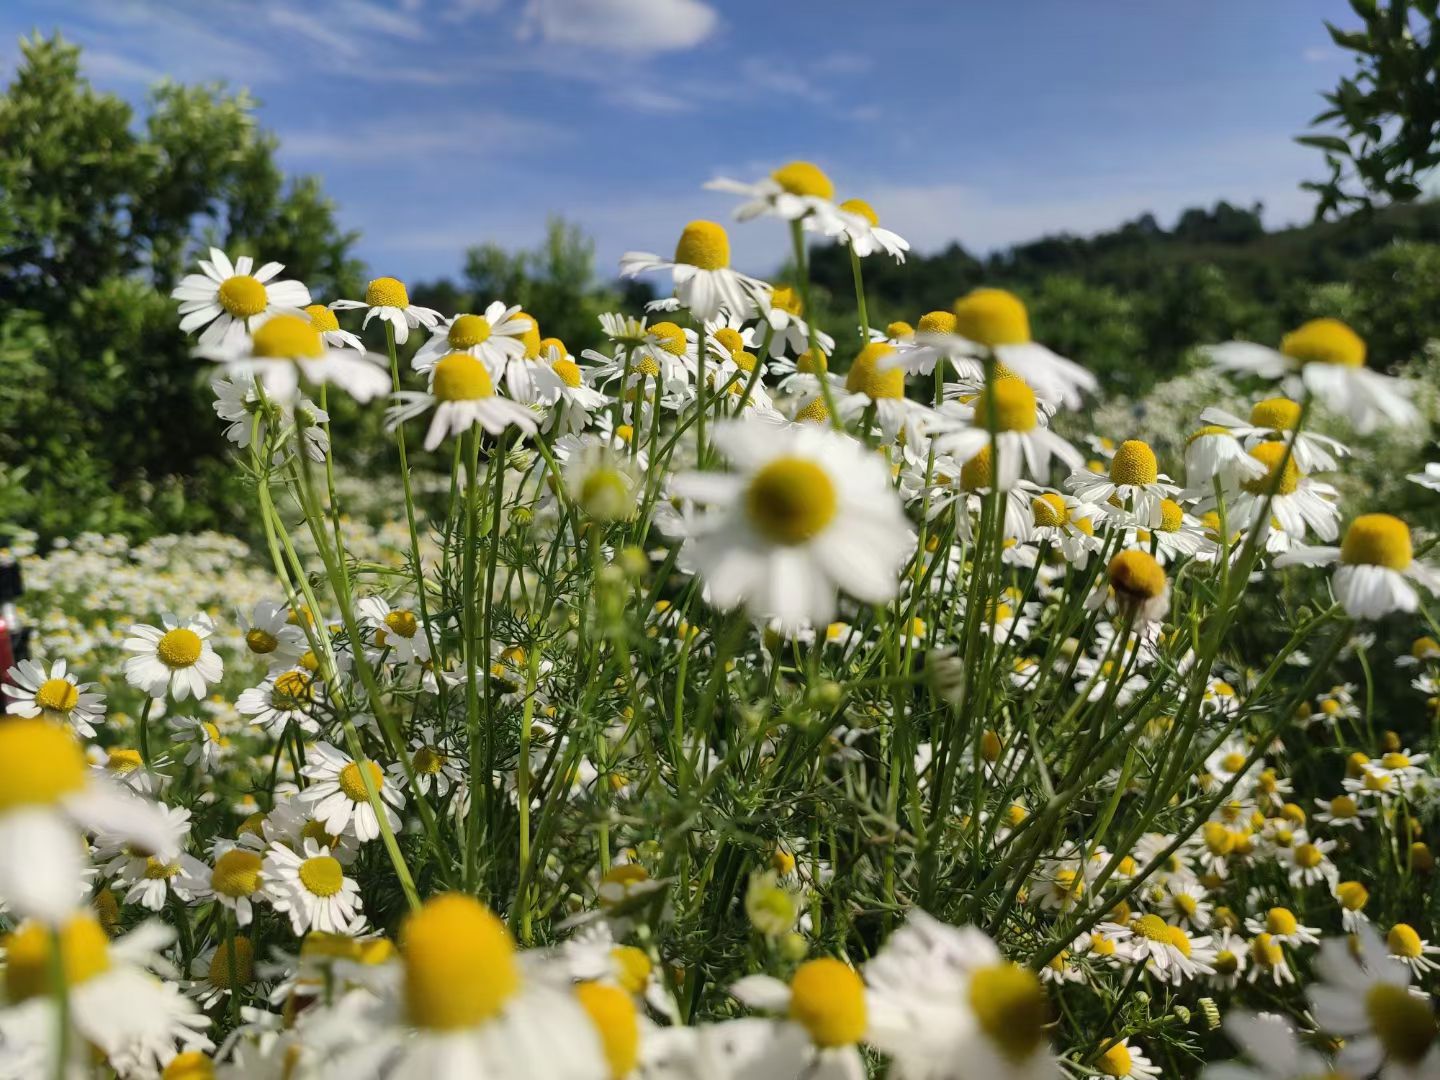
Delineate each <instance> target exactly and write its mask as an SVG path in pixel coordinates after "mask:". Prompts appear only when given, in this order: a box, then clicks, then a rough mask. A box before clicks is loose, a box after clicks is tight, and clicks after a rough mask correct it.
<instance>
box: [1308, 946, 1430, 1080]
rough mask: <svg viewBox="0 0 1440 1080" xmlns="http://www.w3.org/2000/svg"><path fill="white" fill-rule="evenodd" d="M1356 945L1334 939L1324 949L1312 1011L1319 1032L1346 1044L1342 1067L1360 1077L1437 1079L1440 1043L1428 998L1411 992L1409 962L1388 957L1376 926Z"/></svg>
mask: <svg viewBox="0 0 1440 1080" xmlns="http://www.w3.org/2000/svg"><path fill="white" fill-rule="evenodd" d="M1355 945H1356V946H1358V947H1352V945H1351V944H1350V942H1348V941H1345V940H1342V939H1335V940H1332V941H1328V942H1326V943H1325V945H1324V946H1323V947H1322V948H1321V950H1320V957H1319V959H1318V960H1317V961H1316V965H1315V967H1316V971H1317V972H1318V973H1319V975H1320V978H1321V980H1322V981H1321V982H1320V983H1319V984H1317V985H1314V986H1312V987H1311V988H1310V1007H1311V1010H1312V1011H1313V1013H1314V1016H1315V1021H1316V1023H1317V1024H1318V1025H1319V1027H1320V1030H1322V1031H1324V1032H1326V1033H1328V1034H1330V1035H1333V1036H1337V1037H1339V1038H1341V1039H1343V1040H1344V1045H1343V1046H1342V1047H1341V1049H1340V1053H1339V1059H1338V1060H1339V1064H1340V1067H1341V1068H1343V1069H1345V1070H1347V1071H1349V1072H1351V1073H1352V1074H1353V1075H1355V1076H1372V1075H1375V1074H1376V1073H1377V1072H1379V1071H1380V1070H1381V1068H1382V1067H1383V1068H1384V1070H1385V1074H1386V1075H1387V1076H1392V1075H1398V1076H1414V1077H1421V1076H1433V1075H1435V1073H1436V1071H1437V1070H1440V1043H1437V1040H1436V1026H1435V1013H1434V1011H1433V1006H1432V1005H1431V1003H1430V997H1429V995H1428V994H1423V993H1416V992H1414V991H1413V990H1412V989H1411V986H1410V982H1411V979H1412V977H1413V974H1414V973H1413V972H1412V971H1411V969H1410V967H1409V965H1408V964H1397V963H1395V962H1394V961H1393V960H1391V959H1390V958H1389V957H1388V956H1387V955H1386V947H1385V944H1384V942H1382V941H1381V940H1380V935H1379V934H1378V933H1377V932H1376V931H1375V929H1374V928H1373V927H1370V926H1368V925H1367V926H1362V927H1360V928H1359V932H1358V933H1357V934H1356V936H1355Z"/></svg>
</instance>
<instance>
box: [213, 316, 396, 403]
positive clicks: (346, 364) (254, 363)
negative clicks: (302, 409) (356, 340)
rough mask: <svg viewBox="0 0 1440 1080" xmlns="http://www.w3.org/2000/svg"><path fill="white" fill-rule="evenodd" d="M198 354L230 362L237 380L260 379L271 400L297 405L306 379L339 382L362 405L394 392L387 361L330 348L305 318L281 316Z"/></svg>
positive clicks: (229, 368)
mask: <svg viewBox="0 0 1440 1080" xmlns="http://www.w3.org/2000/svg"><path fill="white" fill-rule="evenodd" d="M195 355H196V356H200V357H204V358H205V359H207V360H213V361H215V362H216V363H217V364H224V365H225V373H226V374H227V375H230V376H231V377H232V378H233V377H243V376H245V375H251V376H254V377H255V378H258V379H259V380H260V382H261V383H262V384H263V385H264V387H265V393H266V394H267V395H268V396H269V398H270V399H271V400H272V401H275V402H279V403H281V404H282V405H285V404H290V403H292V402H293V401H294V399H295V397H296V395H297V394H298V393H299V387H300V383H301V381H302V380H303V381H304V382H307V383H312V384H314V385H316V386H319V385H323V384H326V383H329V384H333V385H335V386H338V387H339V388H340V389H342V390H344V391H345V392H346V393H347V394H349V395H350V396H351V397H353V398H354V399H355V400H356V401H362V402H364V401H369V400H370V399H371V398H374V397H378V396H379V395H381V394H384V393H386V392H387V391H388V390H389V389H390V374H389V372H387V371H386V370H385V367H384V364H385V361H384V360H382V359H381V358H380V357H378V356H376V355H375V354H373V353H356V352H354V351H353V350H351V349H332V348H330V347H329V346H328V345H326V344H325V341H324V339H323V338H322V337H321V336H320V331H318V330H316V329H315V327H314V325H312V324H311V322H310V320H309V319H308V318H306V317H305V316H303V315H276V316H275V317H274V318H272V319H268V320H267V321H266V322H265V324H264V325H263V326H260V327H257V328H256V329H255V331H254V333H252V334H250V335H248V336H246V335H244V334H241V335H239V336H236V337H234V338H233V339H231V340H227V341H226V342H225V343H224V344H222V345H202V346H200V347H199V348H198V349H196V350H195ZM313 414H314V410H313V409H312V415H313Z"/></svg>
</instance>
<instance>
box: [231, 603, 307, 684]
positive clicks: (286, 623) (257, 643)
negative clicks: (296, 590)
mask: <svg viewBox="0 0 1440 1080" xmlns="http://www.w3.org/2000/svg"><path fill="white" fill-rule="evenodd" d="M238 614H239V623H240V628H241V630H242V631H243V632H244V635H245V648H246V649H247V650H249V652H250V653H251V655H253V656H257V657H259V658H260V659H262V660H264V661H265V662H266V663H267V664H269V665H270V666H271V667H272V668H274V667H283V666H286V665H288V664H291V663H293V662H294V661H296V660H298V659H299V658H300V654H301V653H303V652H304V651H305V648H306V643H305V631H304V630H302V629H301V628H300V626H299V625H298V624H297V623H296V622H295V621H294V620H292V619H291V617H290V609H289V607H287V606H286V605H285V604H277V603H276V602H275V601H273V600H258V601H256V603H255V606H254V607H253V608H252V609H251V610H250V615H249V617H246V615H245V614H244V612H239V613H238Z"/></svg>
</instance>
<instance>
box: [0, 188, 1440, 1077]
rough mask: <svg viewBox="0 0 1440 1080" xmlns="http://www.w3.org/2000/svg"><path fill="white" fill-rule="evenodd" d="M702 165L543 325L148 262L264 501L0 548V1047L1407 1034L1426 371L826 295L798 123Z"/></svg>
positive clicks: (638, 1069) (869, 1059) (806, 1043)
mask: <svg viewBox="0 0 1440 1080" xmlns="http://www.w3.org/2000/svg"><path fill="white" fill-rule="evenodd" d="M710 186H711V187H712V188H714V189H716V190H719V191H722V192H726V193H729V194H732V195H734V196H735V197H736V199H737V205H736V213H735V217H736V219H737V222H736V223H730V224H721V223H717V222H713V221H691V222H689V223H688V224H687V223H683V222H677V223H676V229H675V234H676V244H675V248H674V251H673V253H671V252H665V253H660V254H654V253H647V252H631V253H628V254H627V255H625V257H624V258H623V259H622V261H621V265H620V271H621V273H622V275H624V276H625V277H631V278H636V277H643V278H645V279H647V280H650V281H652V282H655V283H658V284H659V286H660V292H661V294H662V298H661V299H658V300H655V301H654V302H652V303H650V304H649V305H648V307H647V308H646V309H645V310H621V311H615V312H609V313H606V314H604V315H603V316H601V317H600V320H599V324H600V328H601V330H602V331H603V336H604V340H605V342H606V344H605V345H604V347H603V348H600V349H578V350H577V352H576V353H575V354H572V353H571V351H570V350H569V349H568V348H567V346H566V344H565V342H564V341H562V340H560V339H559V338H558V337H555V336H551V335H549V334H547V328H546V327H545V326H542V325H540V324H539V323H538V322H537V320H536V318H535V317H533V316H532V315H530V314H528V313H527V312H525V311H524V310H522V309H521V307H519V306H517V305H515V304H512V303H510V302H509V301H508V300H507V298H505V297H492V298H490V302H489V303H488V304H487V305H486V306H483V307H480V308H478V309H477V310H473V311H469V312H452V311H437V310H432V309H430V308H426V307H422V306H420V305H418V304H412V303H411V302H410V294H409V291H408V289H407V287H406V285H405V284H404V283H403V282H401V281H399V280H397V279H395V278H390V277H380V278H376V279H373V280H371V281H370V282H369V285H368V287H367V288H366V289H365V291H364V293H363V295H359V296H352V297H346V296H339V297H336V296H331V297H327V298H323V299H322V298H319V297H317V296H315V295H312V292H311V290H310V288H309V287H308V286H307V285H306V284H305V283H304V282H301V281H297V280H291V279H289V278H287V277H286V276H285V270H284V267H282V266H280V265H279V264H278V263H273V262H266V261H264V259H265V252H264V251H255V252H246V253H241V252H238V251H235V252H226V251H222V250H220V249H219V248H211V249H210V250H209V252H208V255H206V257H204V258H203V259H201V260H200V261H199V263H198V265H197V266H196V267H195V268H194V269H193V272H192V273H190V274H189V275H188V276H185V277H184V278H182V279H181V280H180V281H179V282H178V283H177V284H176V285H175V287H174V289H173V296H172V299H173V301H174V302H175V311H174V318H175V321H176V323H177V325H178V330H179V331H180V332H183V333H185V334H188V335H191V337H192V339H193V340H192V347H193V360H192V363H193V367H194V371H195V372H203V373H204V375H205V377H206V378H207V380H208V381H209V382H210V385H211V387H212V388H213V391H214V411H215V414H216V416H215V423H216V424H217V425H218V426H219V427H220V428H222V429H223V430H224V432H225V436H226V438H227V439H228V440H229V443H230V444H231V451H232V459H233V469H234V470H235V473H236V476H237V477H238V478H239V479H240V482H241V485H242V489H243V491H244V492H245V495H246V498H247V500H248V502H247V506H246V516H247V519H248V520H249V521H250V523H251V526H252V528H251V533H250V535H251V537H253V541H244V540H241V539H238V538H236V537H233V536H227V535H224V534H220V533H195V534H187V535H166V536H160V537H156V538H153V539H151V540H148V541H144V542H138V543H132V542H130V541H127V540H125V539H123V538H120V537H112V536H101V535H98V534H85V535H80V536H75V537H72V538H70V539H69V540H68V541H66V542H64V543H61V544H58V545H48V546H46V547H45V548H44V549H40V548H39V545H38V543H37V542H36V538H35V537H34V536H22V537H21V538H20V541H19V542H18V543H16V544H14V545H12V548H11V549H10V551H9V552H8V554H9V555H10V556H13V557H17V558H18V559H19V561H20V564H21V568H22V571H23V573H24V576H25V579H26V584H27V589H28V591H27V593H26V594H25V596H24V598H23V600H22V602H21V608H20V614H21V616H22V618H23V620H24V621H25V622H26V623H27V624H29V625H31V626H32V627H33V629H34V640H33V644H32V650H31V653H32V655H31V658H30V659H28V660H25V661H23V662H21V663H19V664H17V665H16V666H15V667H14V668H13V669H12V670H11V671H10V672H9V681H8V682H7V684H6V685H5V688H4V695H5V697H4V711H5V713H6V714H7V715H6V716H5V719H4V720H3V721H0V930H3V931H4V936H3V957H4V958H3V971H0V1078H9V1077H16V1078H20V1077H37V1076H54V1077H57V1078H63V1077H90V1076H119V1077H122V1078H132V1077H136V1078H140V1077H166V1078H172V1080H176V1078H185V1080H200V1078H205V1077H212V1076H219V1077H246V1078H251V1077H254V1078H260V1077H267V1078H268V1077H274V1078H282V1077H283V1078H287V1080H292V1078H305V1077H332V1076H333V1077H345V1078H347V1080H348V1078H355V1077H401V1078H409V1077H417V1078H427V1080H428V1078H450V1077H454V1078H466V1077H480V1078H491V1077H494V1078H507V1080H528V1078H539V1080H546V1078H554V1080H582V1078H583V1080H622V1078H626V1077H643V1078H650V1080H681V1078H685V1080H729V1078H734V1080H747V1078H762V1080H771V1078H773V1080H790V1078H795V1080H799V1078H814V1080H821V1078H851V1077H853V1078H861V1077H867V1076H876V1077H880V1076H885V1077H892V1078H895V1080H1003V1078H1015V1080H1021V1078H1024V1080H1038V1078H1042V1077H1061V1076H1066V1077H1086V1076H1100V1077H1114V1078H1130V1080H1147V1078H1151V1077H1161V1076H1163V1077H1189V1076H1200V1075H1206V1076H1211V1077H1217V1078H1219V1077H1228V1078H1232V1080H1233V1078H1240V1077H1253V1078H1275V1080H1284V1078H1290V1080H1302V1078H1311V1080H1316V1078H1322V1077H1328V1078H1349V1080H1362V1078H1366V1077H1374V1076H1384V1077H1392V1078H1420V1077H1440V1034H1437V1022H1436V1010H1435V999H1434V994H1435V993H1436V992H1437V990H1440V975H1437V972H1440V884H1437V878H1436V874H1435V859H1434V853H1433V848H1434V846H1435V845H1436V844H1437V843H1440V779H1437V772H1436V769H1435V763H1434V759H1433V756H1432V755H1433V754H1434V752H1435V751H1436V749H1437V746H1436V743H1437V734H1440V625H1437V623H1436V621H1435V611H1436V607H1435V603H1436V597H1435V594H1436V593H1440V569H1436V568H1435V566H1434V565H1432V563H1431V561H1430V558H1429V557H1430V553H1431V551H1432V549H1433V547H1434V544H1435V536H1434V534H1433V533H1432V532H1431V531H1429V530H1427V529H1425V528H1422V527H1421V526H1422V525H1423V524H1424V523H1434V522H1436V521H1440V513H1437V508H1436V502H1437V500H1440V463H1427V461H1426V453H1427V448H1428V447H1430V446H1432V445H1433V444H1432V443H1430V441H1429V439H1430V424H1431V423H1432V421H1434V420H1435V419H1436V418H1437V414H1440V405H1437V393H1436V390H1435V387H1434V385H1433V381H1427V380H1433V375H1434V367H1435V362H1434V358H1433V357H1432V358H1431V359H1430V360H1428V361H1426V362H1424V363H1422V364H1420V365H1418V366H1417V367H1416V368H1415V370H1416V371H1417V372H1419V373H1420V376H1421V377H1420V378H1419V379H1412V378H1402V377H1399V376H1396V375H1394V374H1391V373H1390V370H1391V367H1392V361H1393V360H1396V359H1398V358H1392V357H1385V356H1374V355H1371V354H1370V351H1369V350H1368V349H1367V344H1366V341H1365V340H1363V339H1362V338H1361V336H1360V335H1359V334H1357V333H1356V331H1355V330H1353V329H1352V328H1351V327H1350V326H1349V325H1347V324H1346V322H1343V321H1341V320H1340V319H1338V318H1333V317H1329V316H1327V315H1323V314H1322V315H1320V316H1319V317H1316V318H1313V319H1310V320H1309V321H1305V322H1303V323H1301V324H1300V325H1297V326H1295V327H1294V328H1292V329H1291V331H1290V332H1289V333H1287V334H1285V335H1283V336H1282V337H1280V338H1279V339H1277V340H1274V341H1264V342H1250V341H1239V340H1235V341H1216V342H1213V343H1211V344H1210V345H1208V346H1206V347H1205V348H1204V349H1203V350H1201V352H1202V355H1203V357H1204V360H1205V365H1204V366H1203V367H1202V368H1201V369H1200V370H1198V371H1197V372H1195V373H1193V374H1191V375H1188V376H1185V377H1183V378H1180V379H1176V380H1172V381H1171V382H1168V383H1164V384H1161V385H1159V386H1157V387H1156V388H1155V390H1154V392H1153V397H1152V399H1150V400H1149V401H1148V402H1147V401H1144V400H1142V401H1124V402H1120V401H1118V400H1116V399H1115V398H1114V397H1113V396H1112V395H1108V394H1107V387H1105V386H1104V385H1102V383H1101V380H1099V379H1097V378H1096V377H1095V375H1094V374H1092V372H1091V370H1090V369H1089V368H1088V367H1087V366H1086V357H1084V356H1076V357H1073V358H1072V357H1066V356H1061V355H1059V354H1058V353H1057V352H1056V351H1054V350H1052V349H1051V348H1048V347H1047V346H1046V345H1045V344H1044V342H1045V340H1046V327H1045V326H1044V325H1043V324H1041V323H1040V322H1039V321H1038V320H1037V321H1036V323H1035V325H1033V326H1032V322H1031V318H1030V313H1029V312H1028V311H1027V308H1026V306H1025V305H1024V303H1023V302H1022V301H1021V300H1020V298H1019V297H1018V296H1016V295H1015V294H1013V293H1011V292H1009V291H1006V290H1005V289H1002V288H997V287H988V286H986V287H980V288H976V289H973V290H971V291H968V292H966V293H964V295H960V296H958V297H956V298H955V299H954V302H953V304H952V305H951V306H949V307H948V308H945V309H943V310H934V311H929V312H918V311H917V312H915V313H914V318H913V322H894V323H890V324H888V325H884V326H872V325H870V320H869V318H868V316H867V314H866V312H867V292H866V287H865V280H866V271H867V268H870V267H874V266H876V265H877V263H881V262H884V261H896V260H899V261H903V260H904V259H905V257H906V253H907V251H908V250H909V243H908V242H907V241H906V239H904V238H902V237H900V236H899V235H897V234H896V233H895V232H892V231H890V230H888V229H886V228H884V227H883V226H882V224H881V222H880V221H879V219H878V218H877V215H876V214H875V212H874V211H873V210H872V208H871V207H870V206H869V205H868V204H866V203H865V202H863V201H861V200H858V199H850V200H844V201H842V200H840V199H838V198H837V196H836V187H835V183H834V182H833V181H832V179H831V177H829V176H827V175H826V174H825V173H824V172H822V171H821V170H820V169H819V168H817V167H816V166H815V165H813V164H810V163H808V162H803V161H796V162H791V163H790V164H788V165H785V166H784V167H782V168H780V169H778V170H776V171H775V172H774V173H773V174H772V175H770V176H766V177H761V178H759V179H756V180H753V181H752V180H744V181H739V180H716V181H712V183H711V185H710ZM732 228H734V229H755V230H763V229H768V230H775V231H776V232H777V234H779V235H782V236H784V237H785V238H786V239H787V241H788V242H789V244H790V246H791V252H792V263H791V264H790V267H789V270H788V272H789V273H791V274H793V277H792V278H791V279H790V280H786V281H776V282H767V281H763V280H760V279H758V278H755V277H753V276H749V275H746V274H742V273H739V272H738V271H737V270H735V269H734V268H733V267H732V265H731V256H730V242H731V236H730V230H731V229H732ZM811 241H827V242H831V243H834V244H838V245H840V247H841V248H843V249H844V250H845V251H846V252H847V254H848V258H849V261H850V265H851V268H852V270H853V280H854V291H855V308H856V310H857V311H858V316H859V317H858V320H857V322H856V323H854V324H834V325H820V324H819V318H818V317H815V318H813V319H812V316H813V315H814V314H815V312H816V310H817V305H815V304H813V303H812V296H811V291H812V282H811V279H810V274H809V269H808V265H807V260H808V259H809V258H810V257H811V255H810V246H811ZM342 403H343V407H344V408H346V409H355V408H358V409H360V410H361V411H362V412H363V413H365V414H374V415H375V416H376V417H377V418H378V417H379V416H380V415H382V414H383V418H384V428H385V431H386V432H387V434H386V438H387V439H388V440H389V441H390V442H391V444H392V448H393V452H394V456H395V460H396V461H398V463H399V469H398V471H397V472H395V473H394V474H393V475H390V476H386V477H383V478H374V477H357V476H354V475H351V474H350V473H349V472H348V471H347V470H346V469H345V468H343V467H340V466H339V465H337V458H338V457H339V454H338V450H339V447H337V446H336V445H335V441H334V440H332V434H333V435H334V437H335V440H339V439H340V438H341V437H342V435H343V433H342V429H341V425H339V424H338V423H337V424H336V426H335V430H334V431H333V432H332V420H331V412H332V410H333V411H335V412H336V413H337V415H338V414H339V409H340V408H341V407H342ZM417 461H418V462H421V463H422V464H423V467H419V468H417V467H413V465H414V463H415V462H417ZM436 462H438V463H439V464H440V466H441V467H440V468H438V469H436V468H434V467H433V463H436ZM1397 501H1398V503H1400V504H1403V505H1404V506H1405V507H1412V508H1414V507H1418V508H1419V511H1418V513H1417V514H1415V515H1406V516H1401V515H1398V514H1396V513H1394V510H1395V508H1396V506H1397ZM1407 518H1408V520H1407ZM1412 526H1413V527H1412Z"/></svg>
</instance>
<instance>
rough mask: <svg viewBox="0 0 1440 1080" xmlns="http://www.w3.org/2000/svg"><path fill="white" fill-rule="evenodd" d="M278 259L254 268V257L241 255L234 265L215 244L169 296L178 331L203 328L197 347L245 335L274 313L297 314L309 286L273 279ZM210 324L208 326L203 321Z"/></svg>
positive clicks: (279, 267)
mask: <svg viewBox="0 0 1440 1080" xmlns="http://www.w3.org/2000/svg"><path fill="white" fill-rule="evenodd" d="M284 269H285V267H284V265H283V264H281V263H275V262H271V263H266V264H265V265H264V266H262V267H260V269H258V270H256V269H255V260H254V259H252V258H251V257H250V256H249V255H241V256H240V257H239V258H238V259H236V260H235V261H234V262H233V263H232V262H231V261H230V257H229V256H228V255H226V254H225V252H223V251H221V250H220V249H219V248H214V247H212V248H211V249H210V258H209V259H208V260H206V259H201V260H200V271H201V272H200V273H198V274H187V275H185V277H183V278H181V279H180V284H179V285H177V286H176V287H175V290H174V291H173V292H172V293H171V294H170V298H171V299H172V300H179V301H180V315H181V319H180V330H181V332H182V333H187V334H188V333H189V332H190V331H192V330H198V329H199V328H200V327H202V326H204V327H205V330H204V332H203V333H201V335H200V344H201V345H221V344H224V343H227V342H233V341H236V340H238V339H239V338H241V337H243V336H244V335H245V334H246V332H248V331H252V330H254V329H255V328H256V327H257V326H259V325H260V324H261V323H263V322H264V321H265V320H266V319H268V318H269V317H270V316H272V315H274V314H276V313H277V312H287V313H290V314H297V315H298V314H299V313H300V309H301V308H303V307H305V305H306V304H308V303H310V290H309V289H307V288H305V286H304V285H303V284H301V283H300V282H298V281H288V280H287V281H276V280H275V275H276V274H278V273H280V271H281V270H284ZM206 324H208V325H206Z"/></svg>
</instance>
